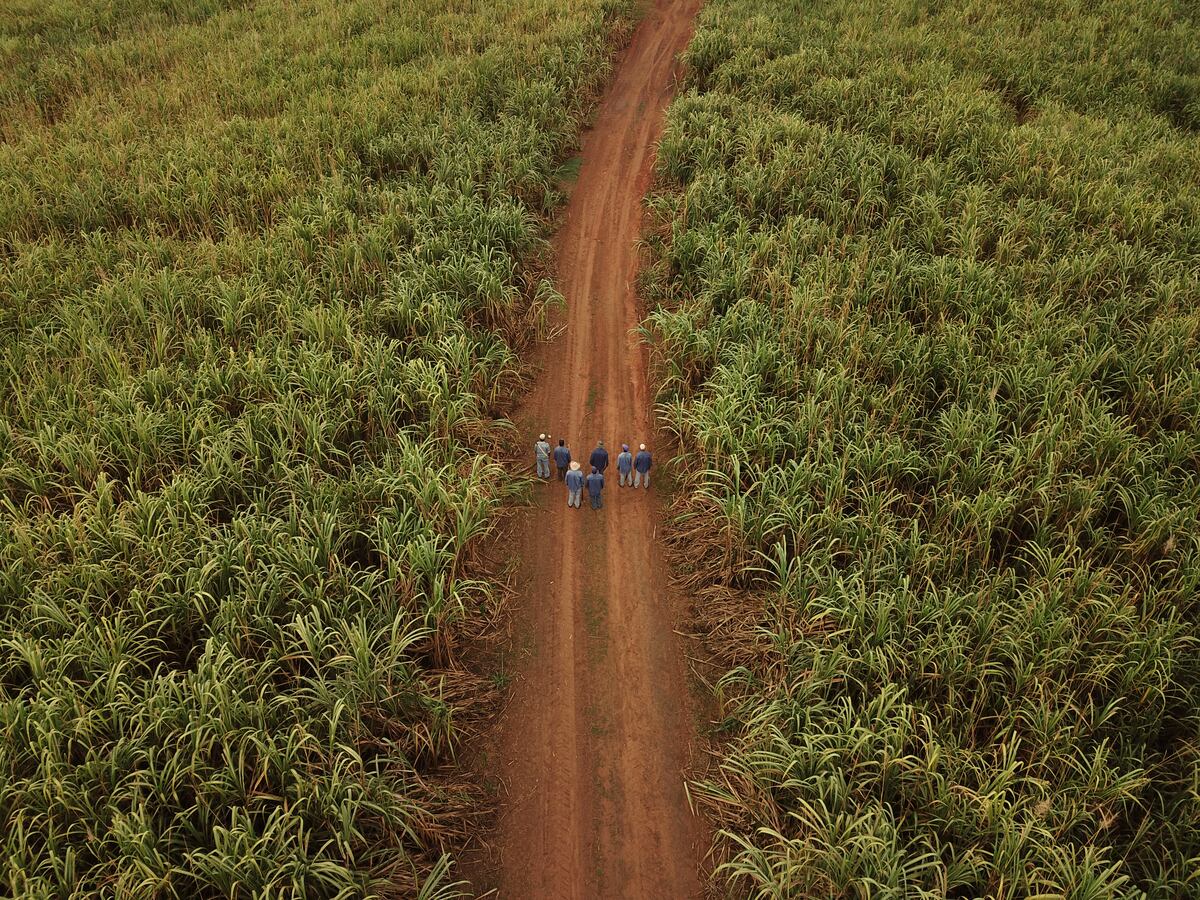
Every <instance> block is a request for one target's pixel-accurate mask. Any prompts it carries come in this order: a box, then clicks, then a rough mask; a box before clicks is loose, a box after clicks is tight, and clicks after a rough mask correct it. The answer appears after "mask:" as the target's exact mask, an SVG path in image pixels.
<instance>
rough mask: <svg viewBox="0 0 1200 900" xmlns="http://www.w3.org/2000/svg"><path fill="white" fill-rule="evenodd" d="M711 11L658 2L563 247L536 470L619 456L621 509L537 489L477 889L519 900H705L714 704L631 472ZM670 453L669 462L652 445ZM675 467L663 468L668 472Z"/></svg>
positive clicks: (583, 178)
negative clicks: (698, 42)
mask: <svg viewBox="0 0 1200 900" xmlns="http://www.w3.org/2000/svg"><path fill="white" fill-rule="evenodd" d="M698 6H699V2H698V0H674V2H673V0H655V2H653V3H652V6H651V7H650V8H649V9H648V10H647V12H646V15H645V18H644V19H643V20H642V22H641V23H640V25H639V26H638V28H637V30H636V31H635V33H634V35H633V37H632V40H631V42H630V45H629V47H628V49H627V50H626V51H625V53H624V55H623V57H622V58H621V60H620V61H619V62H618V66H617V70H616V72H615V74H614V78H613V81H612V83H611V85H610V86H609V88H608V91H607V93H606V94H605V96H604V99H603V100H602V101H601V105H600V107H599V109H598V112H597V115H596V118H595V120H594V125H593V127H592V129H591V130H590V132H588V133H587V134H586V135H585V137H584V140H583V146H582V165H581V166H580V169H579V175H578V180H577V182H576V184H575V186H574V189H573V191H572V194H571V200H570V204H569V206H568V208H567V211H566V215H565V219H564V222H563V226H562V228H561V230H560V232H559V234H558V236H557V238H556V248H557V257H558V273H559V287H560V290H562V292H563V294H564V295H565V297H566V299H567V304H568V307H567V311H566V313H565V315H564V317H563V322H562V324H563V325H565V330H564V331H563V333H562V334H561V335H560V336H559V337H558V338H557V339H556V340H555V341H553V342H551V343H550V344H549V345H548V346H547V347H546V348H545V350H544V357H543V362H544V370H543V374H542V376H541V378H540V379H539V381H538V383H537V386H536V388H535V389H534V391H533V392H532V393H531V395H530V397H529V398H528V402H527V403H526V404H525V406H524V407H523V409H522V412H521V414H520V415H519V416H518V417H517V421H518V423H519V424H520V425H521V426H522V434H521V440H522V441H524V442H525V444H526V445H527V447H528V451H527V458H528V460H529V465H530V467H531V468H532V466H533V442H534V441H535V440H536V439H537V434H538V433H539V432H543V431H544V432H547V433H548V434H550V435H551V436H552V438H553V440H552V441H551V444H557V442H558V441H557V439H558V438H559V437H560V436H561V437H565V438H566V439H567V443H568V446H569V447H570V448H571V451H572V453H573V454H574V457H575V458H576V459H578V460H579V461H580V462H581V463H585V472H586V460H587V457H588V455H589V454H590V452H591V450H592V448H593V447H594V446H595V445H596V442H597V440H603V441H604V443H605V446H606V447H607V448H608V450H609V453H610V456H611V464H610V467H609V470H608V472H607V474H606V482H607V483H606V487H605V491H604V508H603V509H602V510H600V511H594V510H592V509H590V508H589V503H588V498H587V495H586V492H585V494H584V498H583V508H582V509H578V510H575V509H568V508H567V502H566V501H567V493H566V488H565V487H564V486H563V485H562V484H561V483H560V482H558V481H554V482H552V483H551V484H549V485H541V484H539V485H537V486H536V487H535V505H534V507H533V508H531V509H530V510H528V511H527V512H526V513H524V514H523V518H522V519H521V521H520V522H519V527H518V528H517V529H516V537H515V538H514V543H513V545H512V547H511V550H512V552H513V553H515V554H519V555H520V557H521V574H520V577H519V582H518V585H519V599H518V601H517V609H516V612H515V614H514V625H513V629H514V649H513V653H512V655H511V660H510V664H509V665H510V667H511V673H512V674H513V675H514V678H515V680H514V694H513V699H512V702H511V703H510V705H509V708H508V710H507V711H506V713H505V717H504V721H503V724H502V725H501V727H500V737H499V742H498V746H497V748H496V750H495V751H494V755H493V756H492V758H491V759H489V760H488V761H487V762H486V763H485V766H484V767H485V768H486V769H487V770H488V774H490V775H492V776H494V777H495V778H496V779H497V780H498V781H499V783H500V784H501V785H502V786H503V788H502V795H501V801H500V807H501V808H500V814H499V821H498V834H497V836H496V839H495V844H494V847H495V853H496V856H495V859H494V860H493V864H492V865H491V866H488V867H487V868H488V869H489V870H490V871H489V872H488V874H486V875H482V876H480V875H478V874H476V876H475V878H476V881H475V887H476V888H477V889H478V890H480V891H481V892H482V891H487V890H490V889H494V890H496V892H497V894H498V895H499V896H500V897H503V898H520V900H524V898H555V900H559V898H568V897H570V898H600V897H605V898H608V897H629V898H660V897H661V898H685V897H694V896H699V895H701V893H702V887H701V875H700V873H701V868H702V861H703V857H704V853H705V850H706V848H707V847H708V835H707V831H706V828H705V827H704V825H703V823H702V822H701V821H700V820H699V819H698V818H697V817H696V816H695V815H694V814H693V813H692V812H691V810H690V809H689V807H688V803H687V799H686V796H685V792H684V777H685V770H686V768H687V767H688V764H689V758H690V755H691V754H692V753H693V752H694V749H695V736H696V731H697V729H696V724H695V721H694V718H693V715H694V709H695V704H694V702H693V698H692V697H691V696H690V693H689V687H688V676H687V669H686V666H685V663H684V650H685V648H684V642H683V639H682V638H680V637H679V635H678V634H677V633H676V628H677V627H678V626H679V625H680V624H681V623H682V622H684V621H685V619H686V616H685V612H684V609H683V605H682V603H681V601H680V599H679V598H677V597H674V596H673V595H672V592H671V590H670V586H669V584H668V580H667V573H666V571H665V563H664V551H663V547H662V545H661V543H660V541H659V534H658V533H659V531H660V528H659V525H660V523H661V521H662V512H661V507H660V503H659V498H658V497H657V494H656V492H655V490H654V489H651V490H650V491H645V490H637V491H635V490H634V489H632V488H628V487H626V488H620V487H618V485H617V472H616V456H617V453H619V452H620V449H621V444H622V443H628V444H630V445H631V447H632V449H633V450H634V452H636V450H637V445H638V443H640V442H642V441H645V442H646V443H647V444H648V445H651V442H652V439H653V436H654V435H655V433H656V426H655V418H654V413H653V407H652V398H651V393H650V389H649V387H648V385H647V357H646V351H645V348H644V347H643V346H642V345H641V343H640V342H639V340H638V338H637V336H636V335H635V334H634V333H633V329H634V328H635V327H636V326H637V324H638V321H639V318H640V315H639V307H638V300H637V296H636V275H637V268H638V252H637V240H638V237H639V234H640V231H641V224H642V208H643V207H642V201H643V198H644V196H645V193H646V190H647V189H648V187H649V185H650V181H651V174H652V165H653V160H654V152H655V148H656V145H657V142H658V140H659V138H660V136H661V134H662V127H663V114H664V111H665V108H666V105H667V102H668V100H669V99H670V96H671V92H672V88H673V85H674V81H675V77H674V76H675V66H676V56H677V55H678V54H679V52H680V51H682V50H683V49H684V47H685V46H686V45H687V42H688V40H689V39H690V37H691V34H692V28H693V22H694V18H695V15H696V12H697V8H698ZM651 449H652V450H653V449H655V447H654V446H651ZM663 462H664V460H663V459H662V458H661V455H658V454H656V456H655V467H656V469H658V470H659V472H660V473H661V466H662V463H663Z"/></svg>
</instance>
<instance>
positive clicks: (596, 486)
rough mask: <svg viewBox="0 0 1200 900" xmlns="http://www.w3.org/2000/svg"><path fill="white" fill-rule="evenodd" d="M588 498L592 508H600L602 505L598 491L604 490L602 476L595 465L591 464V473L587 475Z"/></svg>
mask: <svg viewBox="0 0 1200 900" xmlns="http://www.w3.org/2000/svg"><path fill="white" fill-rule="evenodd" d="M587 489H588V499H589V500H591V501H592V509H600V508H602V507H603V506H604V501H603V500H601V499H600V492H601V491H603V490H604V476H603V475H601V474H600V472H599V471H597V469H596V467H595V466H592V474H591V475H589V476H588V477H587Z"/></svg>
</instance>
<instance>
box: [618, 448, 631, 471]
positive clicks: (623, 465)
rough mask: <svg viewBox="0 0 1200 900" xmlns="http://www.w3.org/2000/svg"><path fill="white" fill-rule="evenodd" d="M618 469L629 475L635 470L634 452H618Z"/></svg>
mask: <svg viewBox="0 0 1200 900" xmlns="http://www.w3.org/2000/svg"><path fill="white" fill-rule="evenodd" d="M617 471H618V472H620V473H621V474H622V475H628V474H629V473H630V472H631V471H633V454H632V453H630V452H629V451H628V450H626V451H625V452H624V453H618V454H617Z"/></svg>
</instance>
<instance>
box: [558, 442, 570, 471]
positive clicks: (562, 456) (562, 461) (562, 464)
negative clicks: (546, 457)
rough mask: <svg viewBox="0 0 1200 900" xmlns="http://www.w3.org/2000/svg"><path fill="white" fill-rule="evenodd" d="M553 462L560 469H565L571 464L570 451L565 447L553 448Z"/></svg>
mask: <svg viewBox="0 0 1200 900" xmlns="http://www.w3.org/2000/svg"><path fill="white" fill-rule="evenodd" d="M554 464H555V465H556V466H558V467H559V468H560V469H565V468H566V467H567V466H569V465H570V464H571V451H570V450H569V449H568V448H566V447H555V448H554Z"/></svg>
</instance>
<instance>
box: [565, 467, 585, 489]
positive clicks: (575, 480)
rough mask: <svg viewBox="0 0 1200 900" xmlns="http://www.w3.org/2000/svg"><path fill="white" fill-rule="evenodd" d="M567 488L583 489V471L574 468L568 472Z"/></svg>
mask: <svg viewBox="0 0 1200 900" xmlns="http://www.w3.org/2000/svg"><path fill="white" fill-rule="evenodd" d="M567 490H570V491H581V490H583V473H582V472H580V471H578V470H577V469H572V470H571V471H570V472H568V473H567Z"/></svg>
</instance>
